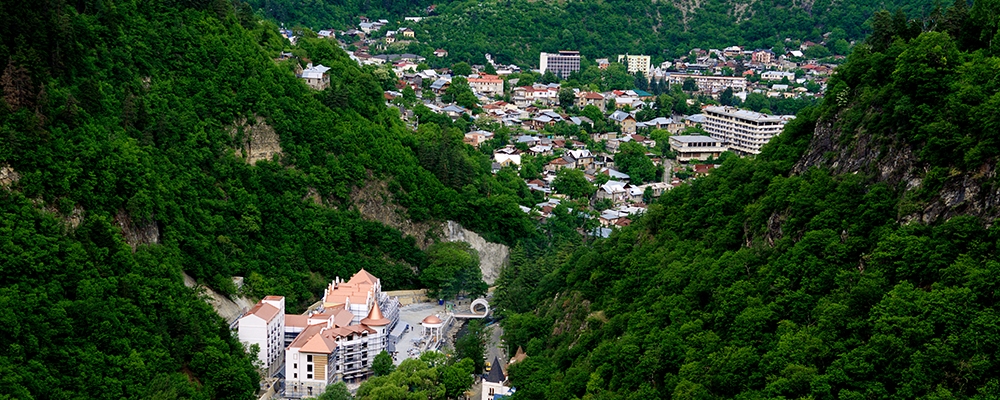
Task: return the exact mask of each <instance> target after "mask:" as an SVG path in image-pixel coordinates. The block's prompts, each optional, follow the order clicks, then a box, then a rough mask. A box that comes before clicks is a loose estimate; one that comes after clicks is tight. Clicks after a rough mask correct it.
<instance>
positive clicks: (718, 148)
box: [670, 135, 726, 162]
mask: <svg viewBox="0 0 1000 400" xmlns="http://www.w3.org/2000/svg"><path fill="white" fill-rule="evenodd" d="M670 150H671V151H673V152H674V153H675V154H676V155H677V161H681V162H687V161H691V160H698V161H705V160H708V159H709V157H715V158H718V157H719V155H720V154H722V152H724V151H726V146H723V145H722V143H721V142H719V140H718V139H716V138H713V137H711V136H698V135H679V136H671V137H670Z"/></svg>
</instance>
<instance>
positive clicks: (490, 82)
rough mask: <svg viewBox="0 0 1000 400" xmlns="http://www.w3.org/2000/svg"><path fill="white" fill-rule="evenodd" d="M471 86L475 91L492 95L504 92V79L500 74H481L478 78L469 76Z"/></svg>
mask: <svg viewBox="0 0 1000 400" xmlns="http://www.w3.org/2000/svg"><path fill="white" fill-rule="evenodd" d="M468 81H469V87H470V88H472V91H473V92H476V93H479V94H484V95H487V96H492V95H495V94H498V93H503V79H500V76H499V75H489V74H481V75H479V77H478V78H469V79H468Z"/></svg>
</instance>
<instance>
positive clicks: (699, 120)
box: [684, 114, 705, 124]
mask: <svg viewBox="0 0 1000 400" xmlns="http://www.w3.org/2000/svg"><path fill="white" fill-rule="evenodd" d="M684 119H686V120H688V121H691V122H694V123H699V124H700V123H702V122H705V114H694V115H688V116H687V117H684Z"/></svg>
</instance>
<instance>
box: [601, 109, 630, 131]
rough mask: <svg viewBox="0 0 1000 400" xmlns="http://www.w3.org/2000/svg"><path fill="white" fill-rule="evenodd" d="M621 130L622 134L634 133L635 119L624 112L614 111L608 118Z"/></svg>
mask: <svg viewBox="0 0 1000 400" xmlns="http://www.w3.org/2000/svg"><path fill="white" fill-rule="evenodd" d="M608 119H610V120H611V121H613V122H614V123H615V124H618V125H619V126H621V128H622V133H628V134H632V133H635V117H633V116H632V114H629V113H627V112H624V111H615V112H613V113H611V116H609V117H608Z"/></svg>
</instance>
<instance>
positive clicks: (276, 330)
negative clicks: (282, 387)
mask: <svg viewBox="0 0 1000 400" xmlns="http://www.w3.org/2000/svg"><path fill="white" fill-rule="evenodd" d="M237 330H238V336H239V338H240V342H243V343H245V344H246V345H247V348H248V349H249V348H250V346H252V345H257V347H258V349H259V351H258V353H257V359H258V360H260V362H261V365H263V367H264V369H265V370H266V371H267V372H268V376H271V375H273V374H274V373H275V372H277V371H279V367H280V366H281V363H282V361H283V360H284V358H283V356H284V351H283V350H284V347H285V341H284V335H285V298H284V297H282V296H267V297H265V298H264V299H262V300H261V301H259V302H257V304H256V305H254V306H253V308H251V309H250V310H249V311H247V312H246V314H243V316H242V317H240V319H239V321H238V327H237Z"/></svg>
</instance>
